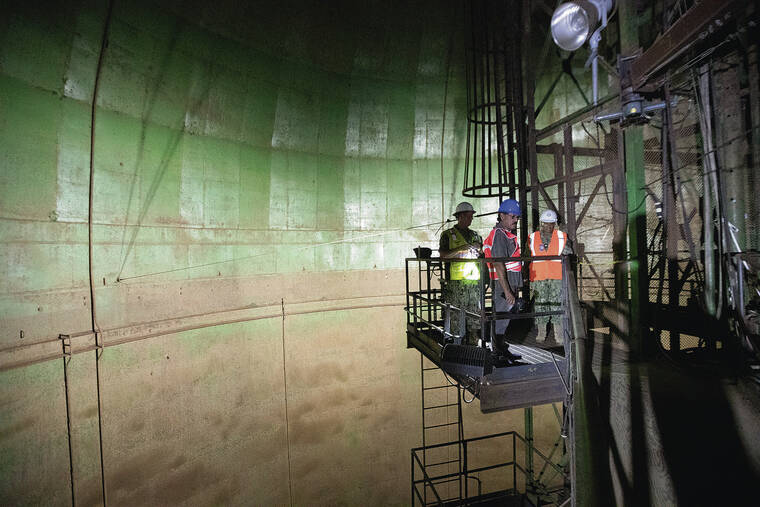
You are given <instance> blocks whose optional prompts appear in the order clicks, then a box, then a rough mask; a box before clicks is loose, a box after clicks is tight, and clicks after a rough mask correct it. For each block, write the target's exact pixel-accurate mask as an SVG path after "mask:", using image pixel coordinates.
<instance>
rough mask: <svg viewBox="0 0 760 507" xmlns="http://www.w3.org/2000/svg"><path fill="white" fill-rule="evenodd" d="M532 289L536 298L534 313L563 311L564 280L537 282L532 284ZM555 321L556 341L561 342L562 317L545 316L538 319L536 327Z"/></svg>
mask: <svg viewBox="0 0 760 507" xmlns="http://www.w3.org/2000/svg"><path fill="white" fill-rule="evenodd" d="M530 288H531V290H532V292H533V295H534V296H535V298H536V299H535V301H534V305H533V308H534V311H535V312H536V313H538V312H554V311H557V310H560V309H561V305H562V280H536V281H534V282H531V285H530ZM551 321H554V339H555V340H557V341H560V340H561V336H562V335H561V334H560V332H559V328H561V327H562V315H543V316H541V317H536V326H538V327H539V329H540V326H544V327H546V325H547V324H548V323H549V322H551Z"/></svg>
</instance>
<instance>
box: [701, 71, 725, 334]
mask: <svg viewBox="0 0 760 507" xmlns="http://www.w3.org/2000/svg"><path fill="white" fill-rule="evenodd" d="M709 70H710V69H709V66H708V65H703V66H701V67H700V69H699V73H700V75H699V98H700V100H699V101H698V103H699V102H701V104H702V108H701V110H700V113H701V114H700V115H699V127H700V130H701V131H702V138H703V140H704V142H703V143H702V146H703V150H704V156H703V159H702V160H703V162H702V163H703V176H702V178H703V183H704V185H705V188H704V191H703V203H704V214H705V218H704V220H703V229H704V235H705V291H704V299H705V309H706V310H707V313H708V314H710V315H711V316H713V317H715V318H716V319H719V318H720V316H721V311H722V303H723V276H722V269H721V263H720V259H721V258H722V252H723V247H724V244H723V243H724V238H723V232H722V231H723V216H722V214H721V209H720V195H719V193H718V192H719V188H720V187H719V180H718V172H717V170H718V169H717V163H716V161H715V149H714V147H713V140H712V125H711V124H712V117H711V102H710V74H709ZM713 198H714V201H715V202H714V203H713V202H712V200H711V199H713ZM713 206H715V207H717V210H718V234H719V238H718V256H717V259H716V256H715V255H714V252H713V248H712V244H713V238H714V234H713V232H714V231H713V221H712V210H713ZM716 265H717V269H716ZM716 271H717V281H716ZM716 288H717V292H718V296H717V298H716V297H715V289H716Z"/></svg>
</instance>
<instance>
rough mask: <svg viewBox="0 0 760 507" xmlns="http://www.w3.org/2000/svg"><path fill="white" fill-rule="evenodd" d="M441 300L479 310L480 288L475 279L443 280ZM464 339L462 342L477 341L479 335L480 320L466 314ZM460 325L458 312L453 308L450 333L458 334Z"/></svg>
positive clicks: (471, 309) (474, 310)
mask: <svg viewBox="0 0 760 507" xmlns="http://www.w3.org/2000/svg"><path fill="white" fill-rule="evenodd" d="M443 301H444V302H445V303H449V304H451V305H454V306H456V307H457V308H464V309H465V310H468V311H471V312H479V311H480V290H479V288H478V281H477V280H445V281H444V285H443ZM465 324H466V333H465V335H466V337H467V338H466V339H464V340H463V341H462V343H467V342H468V341H469V342H470V343H477V340H478V338H479V336H480V321H479V320H478V319H476V318H474V317H470V316H468V317H467V318H466V320H465ZM459 326H460V313H459V312H458V311H456V310H454V309H452V311H451V328H450V331H451V334H455V335H458V334H459V332H460V331H459Z"/></svg>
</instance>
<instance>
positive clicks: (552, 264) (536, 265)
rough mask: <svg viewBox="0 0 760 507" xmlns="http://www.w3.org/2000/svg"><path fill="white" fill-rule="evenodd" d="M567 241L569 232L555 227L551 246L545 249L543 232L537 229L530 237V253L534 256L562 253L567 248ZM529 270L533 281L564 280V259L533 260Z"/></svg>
mask: <svg viewBox="0 0 760 507" xmlns="http://www.w3.org/2000/svg"><path fill="white" fill-rule="evenodd" d="M565 243H567V234H565V233H564V232H562V231H560V230H558V229H554V232H553V233H552V239H551V241H550V242H549V248H546V249H544V248H543V243H542V242H541V232H539V231H536V232H534V233H533V234H531V235H530V238H529V244H530V255H531V256H532V257H541V256H544V255H560V254H561V253H562V250H564V249H565ZM529 271H530V281H531V282H532V281H534V280H562V261H561V260H560V259H553V260H548V261H531V263H530V269H529Z"/></svg>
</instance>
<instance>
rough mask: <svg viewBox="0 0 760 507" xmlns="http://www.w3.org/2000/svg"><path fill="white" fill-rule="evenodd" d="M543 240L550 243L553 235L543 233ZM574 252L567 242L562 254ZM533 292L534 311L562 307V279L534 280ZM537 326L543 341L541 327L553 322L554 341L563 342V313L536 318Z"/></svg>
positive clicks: (531, 283) (549, 310) (547, 310)
mask: <svg viewBox="0 0 760 507" xmlns="http://www.w3.org/2000/svg"><path fill="white" fill-rule="evenodd" d="M541 241H543V242H544V244H548V243H549V242H550V241H551V236H547V235H545V234H543V233H541ZM571 253H573V249H572V248H571V247H570V242H569V241H568V242H567V243H565V247H564V248H563V249H562V252H561V254H562V255H570V254H571ZM530 288H531V292H532V293H533V297H534V298H535V299H534V303H533V311H534V312H536V313H539V312H555V311H557V310H561V309H562V280H534V281H532V282H530ZM535 322H536V327H537V328H538V329H539V337H538V338H537V340H538V341H543V340H542V339H541V338H540V337H541V331H540V330H541V329H543V330H546V326H547V325H548V324H549V323H550V322H551V323H552V325H553V327H554V341H556V342H558V343H562V341H563V339H564V338H563V334H564V326H563V324H562V315H543V316H541V317H536V318H535Z"/></svg>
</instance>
